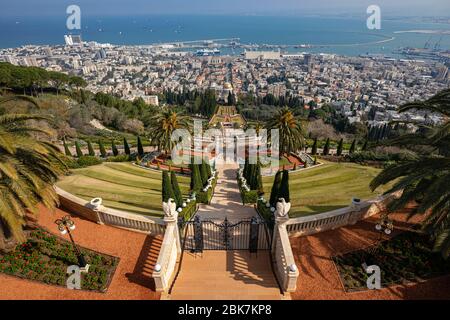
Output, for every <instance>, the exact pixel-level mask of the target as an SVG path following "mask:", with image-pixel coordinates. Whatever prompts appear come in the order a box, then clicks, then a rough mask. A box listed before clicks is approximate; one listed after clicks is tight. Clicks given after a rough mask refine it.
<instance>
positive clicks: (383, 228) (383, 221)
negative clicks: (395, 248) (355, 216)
mask: <svg viewBox="0 0 450 320" xmlns="http://www.w3.org/2000/svg"><path fill="white" fill-rule="evenodd" d="M375 229H376V230H377V231H378V232H379V233H380V238H379V239H378V241H380V240H381V239H382V237H383V233H385V234H387V235H390V234H391V233H392V231H393V230H394V223H393V221H392V220H391V219H389V218H388V215H387V214H383V215H382V216H381V218H380V221H379V222H378V223H377V224H376V225H375Z"/></svg>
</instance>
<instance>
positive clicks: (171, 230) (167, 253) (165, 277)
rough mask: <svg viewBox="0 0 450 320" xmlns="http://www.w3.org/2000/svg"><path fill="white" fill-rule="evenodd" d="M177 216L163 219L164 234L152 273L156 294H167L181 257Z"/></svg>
mask: <svg viewBox="0 0 450 320" xmlns="http://www.w3.org/2000/svg"><path fill="white" fill-rule="evenodd" d="M177 219H178V215H175V216H173V217H165V218H164V221H165V223H166V232H165V234H164V239H163V242H162V244H161V250H160V251H159V256H158V260H157V261H156V265H155V269H154V271H153V279H154V280H155V288H156V291H158V292H167V291H168V289H169V288H170V285H171V283H172V281H173V279H174V276H175V267H176V265H177V263H178V262H179V258H180V256H181V243H180V236H179V229H178V225H177Z"/></svg>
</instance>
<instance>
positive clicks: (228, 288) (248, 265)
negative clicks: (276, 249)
mask: <svg viewBox="0 0 450 320" xmlns="http://www.w3.org/2000/svg"><path fill="white" fill-rule="evenodd" d="M269 254H270V252H269V250H264V251H263V250H260V251H258V253H252V254H251V253H249V252H248V251H245V250H239V251H237V250H235V251H213V250H211V251H204V252H203V253H198V254H193V253H190V252H187V251H185V252H184V256H183V262H182V268H181V271H180V273H179V275H178V277H177V278H176V280H175V283H174V286H173V289H172V292H171V293H170V294H169V295H168V296H166V298H167V299H172V300H280V299H285V298H286V297H285V296H282V294H281V292H280V289H279V287H278V284H277V281H276V279H275V276H274V274H273V272H272V268H271V262H270V257H269Z"/></svg>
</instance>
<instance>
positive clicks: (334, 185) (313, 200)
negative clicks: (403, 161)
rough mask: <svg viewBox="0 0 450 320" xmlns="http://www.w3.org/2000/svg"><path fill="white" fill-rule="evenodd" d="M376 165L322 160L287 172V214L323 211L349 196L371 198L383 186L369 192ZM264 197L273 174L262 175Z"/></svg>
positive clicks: (344, 203) (347, 200) (342, 204)
mask: <svg viewBox="0 0 450 320" xmlns="http://www.w3.org/2000/svg"><path fill="white" fill-rule="evenodd" d="M378 172H380V169H376V168H373V167H367V166H361V165H358V164H354V163H331V162H324V164H323V165H321V166H318V167H316V168H311V169H307V170H305V171H299V172H296V173H290V174H289V184H290V196H291V203H292V208H291V211H290V213H289V216H290V217H301V216H307V215H311V214H316V213H321V212H326V211H330V210H334V209H338V208H342V207H346V206H348V205H350V202H351V198H352V197H357V198H361V199H363V200H367V199H371V198H375V197H376V196H378V195H380V194H382V193H383V191H384V190H386V189H377V190H376V191H375V192H373V193H372V192H371V191H370V188H369V183H370V181H371V180H372V178H374V177H375V176H376V175H377V173H378ZM263 183H264V191H265V194H266V199H268V198H269V197H270V190H271V188H272V183H273V177H263Z"/></svg>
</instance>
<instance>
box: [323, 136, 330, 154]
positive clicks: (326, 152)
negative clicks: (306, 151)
mask: <svg viewBox="0 0 450 320" xmlns="http://www.w3.org/2000/svg"><path fill="white" fill-rule="evenodd" d="M329 153H330V138H327V141H326V142H325V146H324V147H323V155H324V156H327V155H328V154H329Z"/></svg>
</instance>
